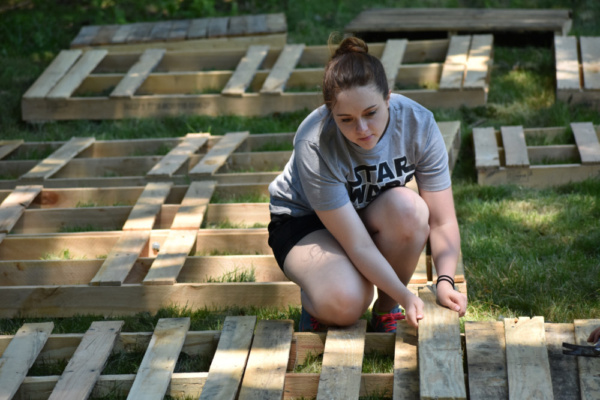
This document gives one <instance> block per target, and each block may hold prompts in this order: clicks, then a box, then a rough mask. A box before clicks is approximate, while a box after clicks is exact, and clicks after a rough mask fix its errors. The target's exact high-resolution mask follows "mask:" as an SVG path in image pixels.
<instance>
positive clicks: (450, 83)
mask: <svg viewBox="0 0 600 400" xmlns="http://www.w3.org/2000/svg"><path fill="white" fill-rule="evenodd" d="M470 46H471V36H462V35H454V36H452V37H451V38H450V45H449V46H448V54H447V55H446V61H444V67H443V69H442V76H441V78H440V89H441V90H443V89H453V90H456V89H461V88H462V85H463V79H464V76H465V68H466V66H467V60H468V58H469V57H468V56H469V47H470Z"/></svg>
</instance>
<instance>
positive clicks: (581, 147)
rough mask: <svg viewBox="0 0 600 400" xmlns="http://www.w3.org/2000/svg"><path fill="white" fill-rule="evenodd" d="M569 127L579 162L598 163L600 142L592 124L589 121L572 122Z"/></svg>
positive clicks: (599, 162)
mask: <svg viewBox="0 0 600 400" xmlns="http://www.w3.org/2000/svg"><path fill="white" fill-rule="evenodd" d="M571 128H572V129H573V136H575V143H577V150H578V151H579V156H580V157H581V163H582V164H584V165H586V164H600V143H599V142H598V135H597V134H596V130H595V129H594V125H592V123H591V122H572V123H571Z"/></svg>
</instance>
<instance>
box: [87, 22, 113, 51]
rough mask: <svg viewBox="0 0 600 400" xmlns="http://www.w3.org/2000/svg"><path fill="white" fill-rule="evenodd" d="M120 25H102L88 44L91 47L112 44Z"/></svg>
mask: <svg viewBox="0 0 600 400" xmlns="http://www.w3.org/2000/svg"><path fill="white" fill-rule="evenodd" d="M119 27H120V25H116V24H115V25H102V26H101V27H100V30H99V31H98V33H97V34H96V36H94V38H93V39H92V41H91V42H90V43H89V44H90V45H91V46H99V45H104V44H108V43H111V42H112V38H113V37H114V36H115V33H117V31H118V30H119Z"/></svg>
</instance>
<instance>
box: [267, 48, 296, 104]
mask: <svg viewBox="0 0 600 400" xmlns="http://www.w3.org/2000/svg"><path fill="white" fill-rule="evenodd" d="M304 47H305V46H304V45H303V44H286V45H285V47H284V48H283V49H282V50H281V53H279V57H278V58H277V61H276V62H275V65H274V66H273V68H272V69H271V72H269V75H268V76H267V79H265V83H263V86H262V88H261V89H260V93H262V94H281V93H283V89H284V88H285V85H286V83H287V81H288V79H289V78H290V75H291V74H292V71H293V70H294V68H296V65H297V64H298V61H299V60H300V57H301V56H302V52H303V51H304Z"/></svg>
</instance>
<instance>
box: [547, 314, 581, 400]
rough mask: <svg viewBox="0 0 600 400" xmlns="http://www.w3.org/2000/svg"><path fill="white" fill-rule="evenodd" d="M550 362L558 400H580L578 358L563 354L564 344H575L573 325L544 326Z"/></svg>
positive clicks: (555, 396)
mask: <svg viewBox="0 0 600 400" xmlns="http://www.w3.org/2000/svg"><path fill="white" fill-rule="evenodd" d="M544 327H545V332H546V348H547V349H548V360H549V361H550V374H551V376H552V392H553V393H554V398H555V399H556V400H569V399H579V398H580V390H579V374H578V372H577V357H573V356H568V355H566V354H563V346H562V344H563V343H565V342H566V343H575V332H574V329H573V324H550V323H546V324H544Z"/></svg>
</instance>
